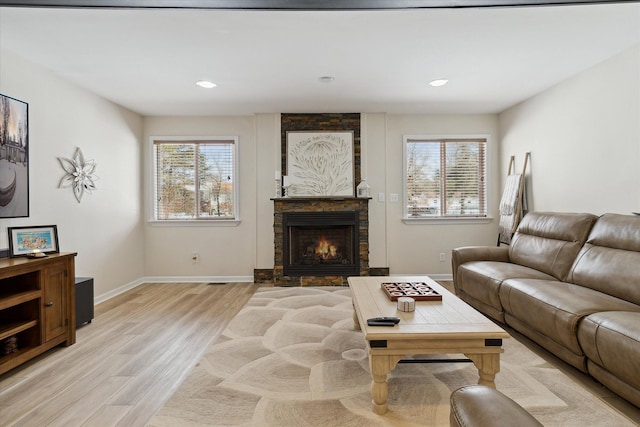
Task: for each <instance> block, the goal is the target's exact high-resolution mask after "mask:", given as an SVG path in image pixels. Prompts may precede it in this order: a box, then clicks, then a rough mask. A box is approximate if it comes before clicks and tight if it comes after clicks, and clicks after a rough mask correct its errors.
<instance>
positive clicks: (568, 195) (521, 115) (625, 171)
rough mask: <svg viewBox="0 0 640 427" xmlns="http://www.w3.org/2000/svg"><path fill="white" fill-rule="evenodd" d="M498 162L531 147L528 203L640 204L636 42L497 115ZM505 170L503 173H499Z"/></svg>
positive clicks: (572, 207)
mask: <svg viewBox="0 0 640 427" xmlns="http://www.w3.org/2000/svg"><path fill="white" fill-rule="evenodd" d="M499 123H500V138H501V154H500V157H501V163H503V164H506V162H508V158H509V156H510V155H512V154H513V155H516V158H517V159H519V163H518V164H519V166H518V167H519V168H520V167H521V165H522V160H523V159H524V153H525V152H527V151H530V152H531V162H530V163H529V168H528V170H529V172H530V173H529V174H528V184H527V185H528V187H527V189H528V191H529V201H530V204H529V209H530V210H538V211H569V212H591V213H595V214H602V213H605V212H617V213H625V214H628V213H630V212H638V211H640V46H635V47H634V48H631V49H628V50H626V51H624V52H623V53H621V54H619V55H617V56H615V57H613V58H611V59H609V60H607V61H605V62H603V63H601V64H599V65H597V66H595V67H592V68H590V69H588V70H586V71H583V72H582V73H580V74H578V75H577V76H574V77H573V78H571V79H568V80H566V81H564V82H562V83H561V84H558V85H557V86H555V87H553V88H551V89H549V90H547V91H545V92H544V93H541V94H539V95H538V96H535V97H534V98H531V99H529V100H527V101H526V102H524V103H522V104H520V105H517V106H515V107H513V108H511V109H509V110H507V111H505V112H503V113H502V114H501V115H500V117H499ZM503 178H504V177H503Z"/></svg>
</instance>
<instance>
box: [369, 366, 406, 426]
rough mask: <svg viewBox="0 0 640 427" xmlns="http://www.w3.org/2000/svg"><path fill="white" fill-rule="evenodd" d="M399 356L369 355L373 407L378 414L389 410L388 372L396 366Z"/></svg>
mask: <svg viewBox="0 0 640 427" xmlns="http://www.w3.org/2000/svg"><path fill="white" fill-rule="evenodd" d="M400 359H402V357H399V356H387V355H380V356H377V355H369V368H370V370H371V379H372V381H371V409H372V410H373V412H375V413H376V414H379V415H382V414H385V413H386V412H387V396H388V395H389V388H388V386H387V374H388V373H389V372H391V370H392V369H393V368H395V367H396V365H397V364H398V361H399V360H400Z"/></svg>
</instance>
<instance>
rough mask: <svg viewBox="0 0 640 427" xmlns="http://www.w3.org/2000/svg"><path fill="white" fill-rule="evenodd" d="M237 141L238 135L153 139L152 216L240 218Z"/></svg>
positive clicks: (166, 217) (183, 218)
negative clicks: (195, 138)
mask: <svg viewBox="0 0 640 427" xmlns="http://www.w3.org/2000/svg"><path fill="white" fill-rule="evenodd" d="M237 142H238V141H237V138H235V137H228V138H227V137H225V138H206V139H201V140H193V139H188V140H187V139H185V140H182V139H179V138H172V139H158V138H156V139H153V159H154V166H155V169H154V189H153V192H154V208H153V219H154V220H156V221H179V220H188V221H191V220H235V219H237V197H236V194H237V190H238V189H237V179H236V172H237V171H236V169H237V168H236V157H237V156H236V152H237V145H238V144H237Z"/></svg>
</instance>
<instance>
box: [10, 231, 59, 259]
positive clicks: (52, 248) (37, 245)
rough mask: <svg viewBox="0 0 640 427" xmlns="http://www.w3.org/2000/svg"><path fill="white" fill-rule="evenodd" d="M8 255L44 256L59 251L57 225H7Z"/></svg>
mask: <svg viewBox="0 0 640 427" xmlns="http://www.w3.org/2000/svg"><path fill="white" fill-rule="evenodd" d="M7 230H8V232H9V255H10V256H12V257H17V256H32V257H39V256H45V254H49V253H57V252H60V250H59V247H58V227H57V226H55V225H39V226H31V227H9V228H8V229H7Z"/></svg>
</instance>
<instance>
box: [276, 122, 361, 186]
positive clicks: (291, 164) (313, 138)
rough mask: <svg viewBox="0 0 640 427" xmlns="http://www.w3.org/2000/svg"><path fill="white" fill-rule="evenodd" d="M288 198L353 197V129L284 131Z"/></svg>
mask: <svg viewBox="0 0 640 427" xmlns="http://www.w3.org/2000/svg"><path fill="white" fill-rule="evenodd" d="M287 176H288V177H289V182H290V184H291V185H290V187H289V190H288V194H289V195H290V196H292V197H336V196H343V197H353V196H354V184H353V183H354V148H353V131H342V132H315V131H304V132H287Z"/></svg>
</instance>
